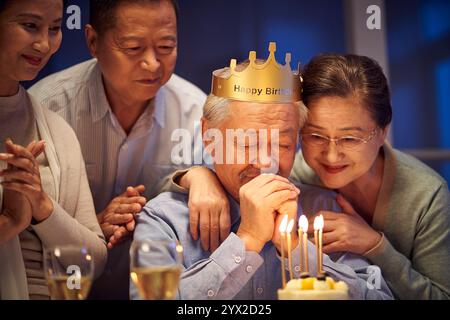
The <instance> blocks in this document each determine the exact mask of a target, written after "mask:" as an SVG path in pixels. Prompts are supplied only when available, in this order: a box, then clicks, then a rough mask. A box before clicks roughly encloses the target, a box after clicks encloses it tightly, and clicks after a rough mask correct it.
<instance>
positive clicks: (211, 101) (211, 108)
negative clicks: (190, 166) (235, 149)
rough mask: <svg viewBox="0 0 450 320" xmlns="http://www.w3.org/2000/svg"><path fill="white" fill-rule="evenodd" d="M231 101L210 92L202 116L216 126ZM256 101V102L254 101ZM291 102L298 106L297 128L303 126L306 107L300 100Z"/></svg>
mask: <svg viewBox="0 0 450 320" xmlns="http://www.w3.org/2000/svg"><path fill="white" fill-rule="evenodd" d="M231 102H233V100H230V99H227V98H222V97H217V96H215V95H213V94H210V95H209V96H208V98H207V99H206V102H205V105H204V106H203V117H204V118H205V119H206V120H208V122H209V124H210V126H211V127H216V126H218V125H219V124H220V123H221V122H222V121H224V120H225V119H226V118H227V117H228V115H229V113H230V108H229V104H230V103H231ZM254 103H258V102H254ZM291 103H292V104H294V105H296V106H298V114H299V128H300V129H301V128H303V126H304V124H305V122H306V118H307V117H308V109H307V108H306V106H305V105H304V104H303V102H302V101H298V102H291Z"/></svg>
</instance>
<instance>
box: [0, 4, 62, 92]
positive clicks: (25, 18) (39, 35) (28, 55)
mask: <svg viewBox="0 0 450 320" xmlns="http://www.w3.org/2000/svg"><path fill="white" fill-rule="evenodd" d="M62 15H63V1H62V0H14V1H9V2H8V4H7V5H6V8H4V10H3V11H2V12H0V48H1V50H0V76H1V78H2V79H3V81H5V82H11V83H14V82H18V81H25V80H32V79H34V78H35V77H36V76H37V74H38V72H39V71H40V70H41V69H42V68H43V67H44V66H45V65H46V63H47V62H48V60H49V59H50V57H51V56H52V55H53V54H54V53H55V52H56V51H57V50H58V49H59V47H60V45H61V39H62V34H61V22H62Z"/></svg>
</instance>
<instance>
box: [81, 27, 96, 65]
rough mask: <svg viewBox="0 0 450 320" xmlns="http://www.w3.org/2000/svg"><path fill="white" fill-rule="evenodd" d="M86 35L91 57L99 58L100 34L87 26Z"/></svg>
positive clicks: (85, 28)
mask: <svg viewBox="0 0 450 320" xmlns="http://www.w3.org/2000/svg"><path fill="white" fill-rule="evenodd" d="M84 35H85V37H86V44H87V46H88V49H89V52H90V53H91V56H92V57H94V58H97V46H98V33H97V31H95V29H94V28H93V27H92V26H91V25H90V24H87V25H86V26H85V27H84Z"/></svg>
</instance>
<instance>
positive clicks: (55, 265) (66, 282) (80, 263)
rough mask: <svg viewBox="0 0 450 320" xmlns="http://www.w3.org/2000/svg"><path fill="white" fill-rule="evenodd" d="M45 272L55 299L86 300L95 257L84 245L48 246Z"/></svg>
mask: <svg viewBox="0 0 450 320" xmlns="http://www.w3.org/2000/svg"><path fill="white" fill-rule="evenodd" d="M44 272H45V278H46V280H47V285H48V288H49V291H50V296H51V298H52V299H53V300H84V299H86V297H87V295H88V294H89V290H90V289H91V284H92V279H93V275H94V261H93V257H92V255H91V254H90V253H89V251H88V250H87V249H86V248H84V247H76V246H56V247H54V248H48V249H45V250H44Z"/></svg>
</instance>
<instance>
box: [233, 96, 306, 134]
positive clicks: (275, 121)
mask: <svg viewBox="0 0 450 320" xmlns="http://www.w3.org/2000/svg"><path fill="white" fill-rule="evenodd" d="M229 108H230V113H229V124H231V125H233V126H234V127H238V128H242V129H279V130H280V131H283V132H286V131H289V130H291V131H294V132H295V131H296V130H298V129H299V128H298V123H299V114H298V107H297V106H296V105H295V104H293V103H277V104H272V103H256V102H242V101H233V102H232V103H230V105H229Z"/></svg>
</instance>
